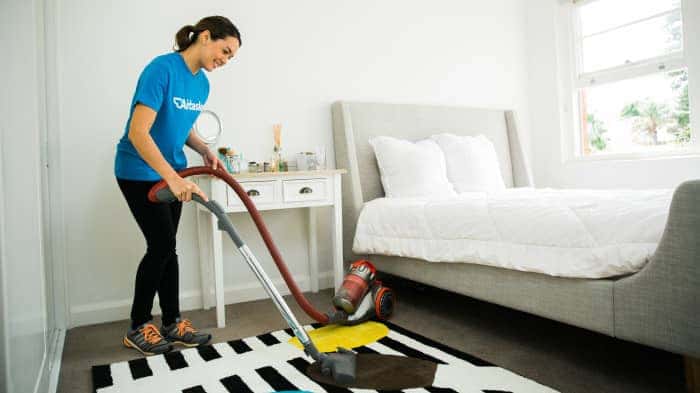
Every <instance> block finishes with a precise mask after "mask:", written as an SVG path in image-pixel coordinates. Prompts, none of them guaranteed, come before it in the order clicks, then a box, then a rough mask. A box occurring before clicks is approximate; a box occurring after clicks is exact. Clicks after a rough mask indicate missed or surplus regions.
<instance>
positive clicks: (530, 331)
mask: <svg viewBox="0 0 700 393" xmlns="http://www.w3.org/2000/svg"><path fill="white" fill-rule="evenodd" d="M385 281H388V283H389V285H391V286H393V287H394V289H395V291H396V292H397V299H398V301H399V307H398V309H397V312H396V315H395V316H394V318H393V319H392V321H393V322H394V323H396V324H398V325H400V326H403V327H405V328H407V329H410V330H412V331H414V332H416V333H419V334H422V335H424V336H427V337H430V338H432V339H434V340H436V341H439V342H442V343H444V344H446V345H449V346H452V347H454V348H456V349H459V350H461V351H464V352H467V353H469V354H472V355H475V356H477V357H480V358H482V359H484V360H486V361H489V362H491V363H494V364H496V365H499V366H501V367H503V368H506V369H509V370H511V371H513V372H515V373H518V374H520V375H522V376H524V377H527V378H530V379H533V380H535V381H537V382H539V383H541V384H544V385H547V386H550V387H551V388H553V389H557V390H560V391H561V392H566V393H578V392H580V393H584V392H608V393H615V392H634V393H644V392H669V393H673V392H679V393H680V392H684V391H685V388H684V374H683V368H682V359H681V357H680V356H677V355H674V354H670V353H667V352H664V351H659V350H654V349H651V348H647V347H643V346H640V345H637V344H632V343H628V342H623V341H620V340H616V339H613V338H610V337H607V336H603V335H600V334H597V333H592V332H589V331H586V330H583V329H578V328H574V327H571V326H568V325H564V324H561V323H558V322H553V321H550V320H546V319H543V318H538V317H535V316H532V315H529V314H525V313H521V312H517V311H514V310H510V309H507V308H503V307H499V306H495V305H492V304H488V303H484V302H481V301H477V300H474V299H470V298H467V297H462V296H455V295H452V294H450V293H447V292H444V291H439V290H435V289H433V288H425V287H420V286H416V285H413V284H411V283H407V282H404V281H400V280H385ZM307 296H308V298H309V301H311V302H312V303H313V304H314V305H316V307H318V308H319V309H321V310H326V309H327V308H328V307H329V306H330V299H331V296H332V292H331V291H330V290H324V291H321V292H319V293H317V294H307ZM285 299H286V300H287V301H288V303H289V305H290V307H291V308H292V311H293V312H294V313H295V314H296V316H297V318H298V319H299V322H300V323H302V324H306V323H310V322H312V321H311V319H310V318H309V317H307V316H306V315H305V314H303V313H302V312H301V310H300V309H299V307H298V306H296V303H294V301H293V299H291V298H290V297H286V298H285ZM183 315H184V316H185V317H188V318H190V319H192V320H193V322H194V324H195V326H197V327H200V328H201V329H202V330H206V331H209V332H211V333H212V334H213V335H214V342H222V341H228V340H232V339H236V338H242V337H249V336H253V335H256V334H260V333H261V332H265V331H270V330H277V329H282V328H285V327H286V326H285V324H284V321H283V320H282V318H281V316H280V315H279V313H278V312H277V310H276V308H275V307H274V305H273V304H272V302H270V301H269V300H260V301H255V302H248V303H240V304H234V305H229V306H227V307H226V318H227V321H226V324H227V327H226V328H224V329H216V328H214V326H215V325H216V321H215V315H214V311H213V310H208V311H203V310H196V311H188V312H184V313H183ZM127 326H128V321H126V320H125V321H119V322H112V323H106V324H100V325H93V326H84V327H79V328H75V329H71V330H70V331H69V332H68V334H67V335H66V342H65V347H64V354H63V361H62V365H61V374H60V380H59V389H58V391H59V392H61V393H80V392H90V391H91V389H92V380H91V375H90V368H91V366H92V365H96V364H107V363H113V362H116V361H121V360H129V359H133V358H135V357H138V353H137V352H135V351H134V350H130V349H127V348H124V347H123V346H122V344H121V337H122V335H123V333H124V330H125V329H126V328H127Z"/></svg>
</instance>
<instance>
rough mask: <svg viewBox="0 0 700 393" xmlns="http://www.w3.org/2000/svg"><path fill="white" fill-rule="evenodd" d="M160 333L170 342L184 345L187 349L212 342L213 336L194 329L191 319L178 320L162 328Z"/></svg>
mask: <svg viewBox="0 0 700 393" xmlns="http://www.w3.org/2000/svg"><path fill="white" fill-rule="evenodd" d="M160 333H161V334H162V335H163V337H165V339H166V340H168V341H169V342H171V343H173V344H182V345H184V346H186V347H196V346H198V345H203V344H206V343H208V342H209V340H211V334H208V333H201V332H199V331H198V330H197V329H195V328H194V327H192V322H191V321H190V320H189V319H180V318H177V319H176V320H175V322H173V323H172V324H170V325H168V326H163V327H161V328H160Z"/></svg>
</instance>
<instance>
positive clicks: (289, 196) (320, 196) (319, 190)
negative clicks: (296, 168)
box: [282, 179, 328, 202]
mask: <svg viewBox="0 0 700 393" xmlns="http://www.w3.org/2000/svg"><path fill="white" fill-rule="evenodd" d="M282 191H283V192H282V194H283V198H284V201H285V202H301V201H321V200H324V199H326V198H327V197H328V180H327V179H308V180H284V181H282Z"/></svg>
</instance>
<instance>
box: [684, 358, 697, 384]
mask: <svg viewBox="0 0 700 393" xmlns="http://www.w3.org/2000/svg"><path fill="white" fill-rule="evenodd" d="M683 364H684V366H685V386H686V391H687V392H688V393H700V359H697V358H693V357H690V356H684V357H683Z"/></svg>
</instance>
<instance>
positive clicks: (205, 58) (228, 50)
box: [199, 31, 240, 72]
mask: <svg viewBox="0 0 700 393" xmlns="http://www.w3.org/2000/svg"><path fill="white" fill-rule="evenodd" d="M204 33H205V34H206V36H205V37H202V38H203V42H202V51H201V52H200V53H201V54H200V59H199V61H200V63H201V64H202V68H204V69H205V70H207V71H208V72H212V71H214V69H216V68H219V67H221V66H224V65H226V63H228V61H229V60H231V59H232V58H233V56H235V55H236V52H237V51H238V48H239V47H240V44H239V42H238V39H236V38H235V37H226V38H223V39H218V40H212V39H211V38H210V35H209V32H208V31H205V32H204Z"/></svg>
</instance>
